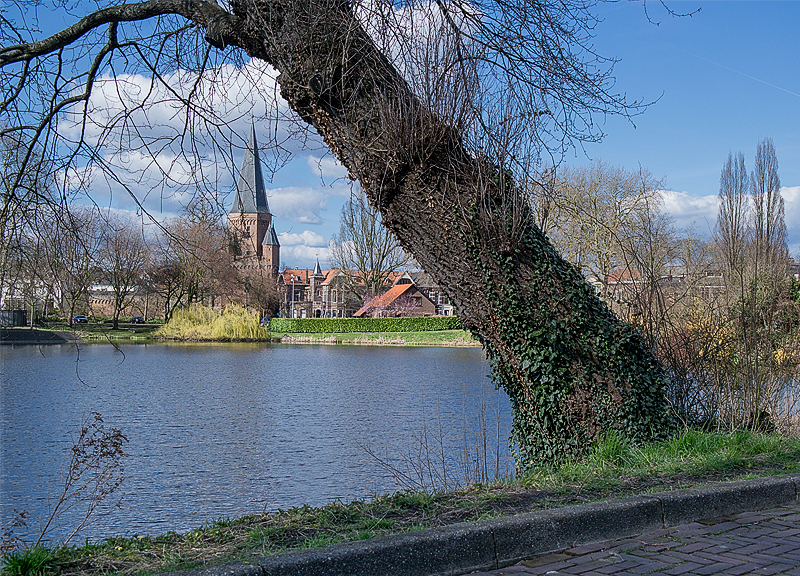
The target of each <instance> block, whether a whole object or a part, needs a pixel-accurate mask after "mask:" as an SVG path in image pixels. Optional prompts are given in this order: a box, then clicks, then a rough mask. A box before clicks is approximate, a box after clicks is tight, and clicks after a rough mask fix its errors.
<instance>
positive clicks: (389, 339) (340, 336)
mask: <svg viewBox="0 0 800 576" xmlns="http://www.w3.org/2000/svg"><path fill="white" fill-rule="evenodd" d="M415 323H416V324H419V327H420V328H425V329H420V330H414V329H413V328H414V327H415ZM454 323H455V324H456V325H460V324H459V323H458V319H457V318H452V317H448V318H438V317H437V318H400V319H389V318H379V319H371V318H368V319H361V318H347V319H330V318H328V319H320V318H308V319H295V320H285V319H280V318H277V319H274V320H273V321H272V322H271V323H270V327H269V328H267V327H264V326H261V324H260V321H259V318H258V315H257V314H255V313H254V312H251V311H248V310H247V309H245V308H242V307H241V306H230V307H228V308H226V309H224V310H222V311H216V310H212V309H211V308H207V307H204V306H192V307H190V308H188V309H184V310H176V311H175V313H174V314H173V317H172V318H171V319H170V321H169V322H168V323H167V324H165V325H164V326H163V327H162V328H160V329H159V330H158V332H157V333H156V336H157V337H159V338H164V339H170V340H182V341H191V342H211V341H216V342H233V341H250V342H253V341H255V342H259V341H272V342H283V343H286V344H366V345H384V346H478V345H479V344H478V343H477V342H476V341H475V339H474V338H473V337H472V335H471V334H470V333H469V332H467V331H465V330H460V329H458V330H453V329H448V330H431V329H430V325H431V324H433V325H435V327H437V328H438V327H440V325H441V326H445V325H447V324H451V325H452V324H454ZM402 324H408V325H410V326H411V327H412V329H411V330H409V329H408V326H405V328H406V329H405V330H404V331H400V330H386V329H383V328H386V327H394V328H399V327H401V326H400V325H402ZM309 327H313V329H309ZM320 327H322V328H321V329H322V330H325V328H332V330H329V331H327V332H321V331H317V330H319V329H320ZM343 327H347V328H351V327H360V328H364V330H368V329H373V330H374V331H363V332H335V331H333V330H336V329H337V328H343ZM375 328H381V329H380V330H375Z"/></svg>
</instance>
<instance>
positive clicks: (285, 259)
mask: <svg viewBox="0 0 800 576" xmlns="http://www.w3.org/2000/svg"><path fill="white" fill-rule="evenodd" d="M317 258H319V261H320V265H321V266H322V267H323V268H327V260H328V248H327V247H322V246H304V245H297V246H288V247H286V248H284V247H283V246H281V262H282V263H283V264H285V265H286V266H287V267H289V268H312V267H313V266H314V264H315V263H316V261H317Z"/></svg>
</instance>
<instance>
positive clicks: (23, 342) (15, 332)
mask: <svg viewBox="0 0 800 576" xmlns="http://www.w3.org/2000/svg"><path fill="white" fill-rule="evenodd" d="M81 341H82V340H81V338H80V336H79V335H78V334H75V333H73V332H65V331H55V330H41V329H37V328H34V329H30V328H3V329H2V330H0V344H5V345H8V346H39V345H51V344H77V343H80V342H81Z"/></svg>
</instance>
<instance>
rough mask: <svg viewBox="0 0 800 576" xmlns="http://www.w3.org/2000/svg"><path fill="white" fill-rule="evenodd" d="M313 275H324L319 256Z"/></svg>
mask: <svg viewBox="0 0 800 576" xmlns="http://www.w3.org/2000/svg"><path fill="white" fill-rule="evenodd" d="M311 275H312V276H315V277H320V276H324V274H323V273H322V269H321V268H320V267H319V258H317V264H316V266H314V272H312V273H311Z"/></svg>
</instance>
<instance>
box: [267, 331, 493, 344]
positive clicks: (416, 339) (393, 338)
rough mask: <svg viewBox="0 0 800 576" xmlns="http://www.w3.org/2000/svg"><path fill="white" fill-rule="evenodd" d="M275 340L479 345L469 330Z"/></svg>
mask: <svg viewBox="0 0 800 576" xmlns="http://www.w3.org/2000/svg"><path fill="white" fill-rule="evenodd" d="M273 334H274V336H273V339H274V340H276V341H279V342H282V343H284V344H352V345H361V346H451V347H464V346H470V347H471V346H480V343H479V342H478V341H477V340H476V339H475V338H474V337H473V336H472V334H470V333H469V332H467V331H466V330H436V331H426V332H347V333H339V334H325V333H319V334H283V335H281V334H279V333H273Z"/></svg>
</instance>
